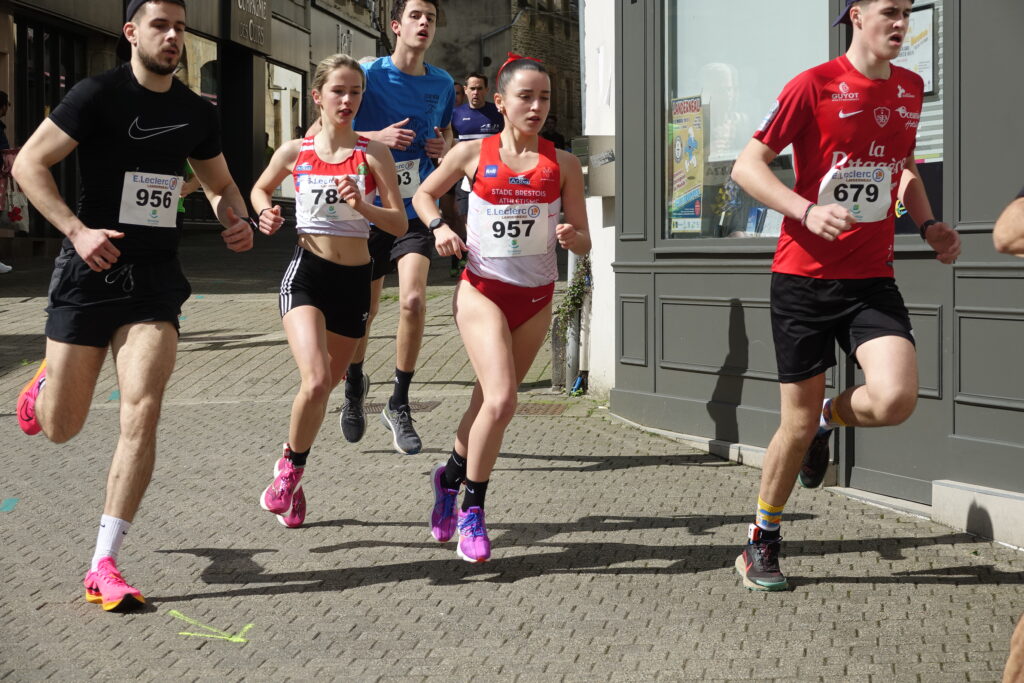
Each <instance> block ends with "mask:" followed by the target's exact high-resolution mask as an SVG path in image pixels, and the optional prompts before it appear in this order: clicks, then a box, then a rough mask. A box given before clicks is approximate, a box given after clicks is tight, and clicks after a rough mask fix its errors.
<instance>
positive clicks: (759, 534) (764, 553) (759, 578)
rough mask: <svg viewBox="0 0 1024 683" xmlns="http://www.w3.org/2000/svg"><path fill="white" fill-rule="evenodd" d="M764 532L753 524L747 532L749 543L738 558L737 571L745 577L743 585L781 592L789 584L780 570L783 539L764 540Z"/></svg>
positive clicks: (758, 589) (759, 589) (751, 588)
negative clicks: (780, 547) (780, 549)
mask: <svg viewBox="0 0 1024 683" xmlns="http://www.w3.org/2000/svg"><path fill="white" fill-rule="evenodd" d="M763 534H764V531H762V530H761V527H759V526H757V525H756V524H751V525H750V528H749V530H748V531H747V538H748V539H749V542H748V543H747V545H746V546H744V548H743V552H741V553H740V554H739V557H737V558H736V571H737V572H739V575H740V576H742V577H743V585H744V586H746V587H747V588H749V589H750V590H755V591H781V590H786V589H787V588H789V582H788V581H787V580H786V577H785V576H783V574H782V570H781V569H780V568H779V546H780V545H781V543H782V538H781V537H777V538H775V539H772V540H770V541H767V540H765V539H764V538H763Z"/></svg>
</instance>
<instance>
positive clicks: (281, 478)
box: [260, 444, 304, 515]
mask: <svg viewBox="0 0 1024 683" xmlns="http://www.w3.org/2000/svg"><path fill="white" fill-rule="evenodd" d="M291 454H292V449H291V448H289V447H288V444H285V445H284V452H283V453H282V454H281V459H280V460H278V461H277V462H276V463H274V481H273V482H271V484H270V486H268V487H267V488H266V489H264V491H263V495H261V496H260V507H261V508H263V509H264V510H267V511H268V512H273V513H274V514H275V515H283V514H285V513H286V512H288V509H289V508H290V507H291V506H292V496H293V495H294V494H295V489H296V487H298V485H299V481H300V480H301V479H302V470H303V469H304V468H302V467H296V466H295V465H293V464H292V461H291V459H290V458H289V457H288V456H290V455H291Z"/></svg>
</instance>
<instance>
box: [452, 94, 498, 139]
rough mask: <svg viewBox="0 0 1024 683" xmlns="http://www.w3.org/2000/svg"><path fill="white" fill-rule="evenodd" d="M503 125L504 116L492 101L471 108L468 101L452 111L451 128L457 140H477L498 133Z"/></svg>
mask: <svg viewBox="0 0 1024 683" xmlns="http://www.w3.org/2000/svg"><path fill="white" fill-rule="evenodd" d="M504 127H505V117H504V116H502V115H501V112H499V111H498V108H497V107H496V106H494V103H493V102H484V106H482V107H480V108H479V109H473V107H471V106H469V103H468V102H467V103H466V104H463V105H461V106H459V107H456V108H455V111H454V112H453V113H452V130H454V131H455V134H456V135H457V136H458V138H459V140H479V139H481V138H486V137H490V136H492V135H496V134H497V133H500V132H501V131H502V129H503V128H504Z"/></svg>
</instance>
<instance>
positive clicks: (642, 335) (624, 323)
mask: <svg viewBox="0 0 1024 683" xmlns="http://www.w3.org/2000/svg"><path fill="white" fill-rule="evenodd" d="M648 322H649V321H648V315H647V296H646V295H644V294H623V295H622V296H620V297H619V338H620V339H621V340H622V345H621V347H620V348H619V362H620V363H625V364H627V365H639V366H642V367H647V363H648V357H647V349H648V345H649V340H648V338H647V328H648Z"/></svg>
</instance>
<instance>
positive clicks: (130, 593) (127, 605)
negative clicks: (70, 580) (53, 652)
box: [82, 557, 146, 612]
mask: <svg viewBox="0 0 1024 683" xmlns="http://www.w3.org/2000/svg"><path fill="white" fill-rule="evenodd" d="M82 583H84V584H85V599H86V600H87V601H88V602H91V603H94V604H99V605H102V606H103V609H104V610H105V611H107V612H110V611H113V610H116V609H118V608H119V607H120V608H121V609H122V610H124V611H127V610H133V609H138V608H139V607H142V606H143V605H145V604H146V598H144V597H142V593H140V592H139V590H138V589H137V588H133V587H132V586H129V585H128V584H127V582H125V580H124V577H123V576H121V572H119V571H118V570H117V564H116V563H115V562H114V558H112V557H104V558H102V559H101V560H100V561H99V563H98V564H97V565H96V570H95V571H90V572H89V573H88V574H86V575H85V581H83V582H82Z"/></svg>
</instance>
